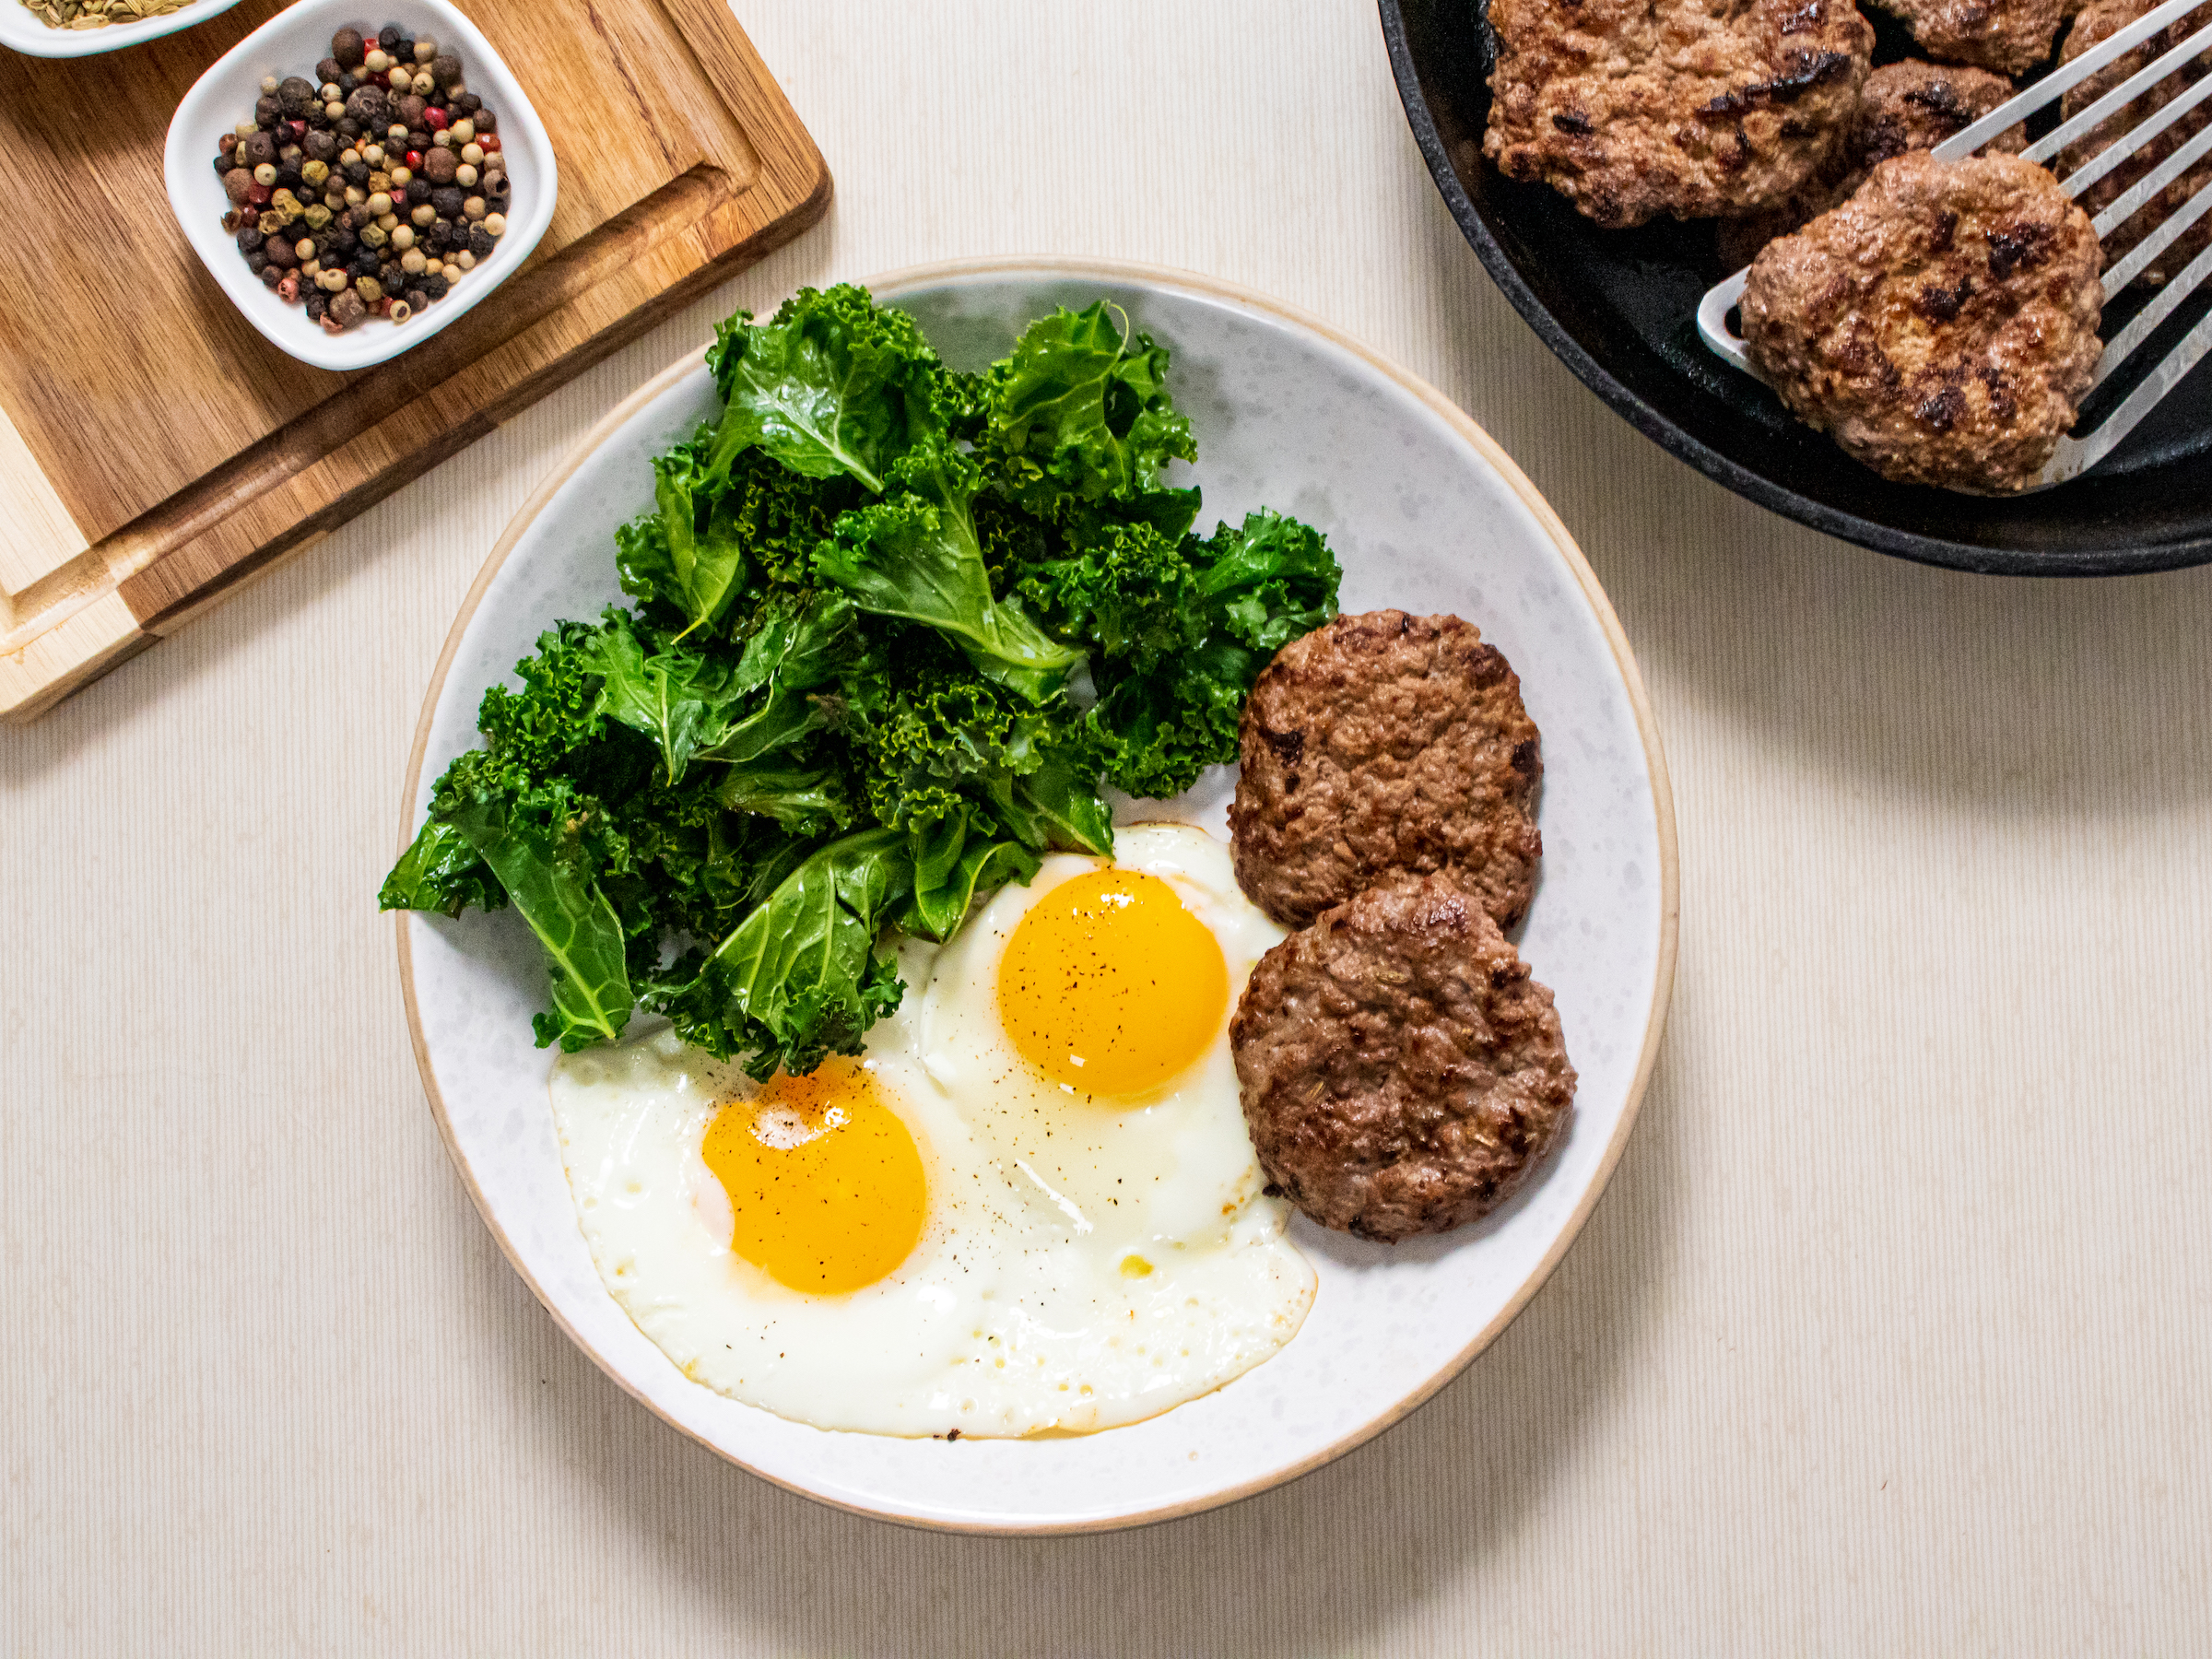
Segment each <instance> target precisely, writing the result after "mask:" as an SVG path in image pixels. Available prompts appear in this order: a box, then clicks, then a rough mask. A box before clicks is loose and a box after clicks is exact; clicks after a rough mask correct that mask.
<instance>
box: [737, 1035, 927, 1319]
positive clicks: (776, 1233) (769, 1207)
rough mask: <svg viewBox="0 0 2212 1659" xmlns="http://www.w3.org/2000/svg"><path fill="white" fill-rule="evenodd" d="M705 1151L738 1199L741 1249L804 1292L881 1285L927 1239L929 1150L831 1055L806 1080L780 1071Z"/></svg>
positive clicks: (867, 1078) (849, 1065) (860, 1071)
mask: <svg viewBox="0 0 2212 1659" xmlns="http://www.w3.org/2000/svg"><path fill="white" fill-rule="evenodd" d="M700 1155H701V1156H702V1157H703V1158H704V1159H706V1163H707V1168H708V1169H710V1170H712V1171H713V1172H714V1177H715V1179H716V1180H718V1181H720V1182H722V1186H723V1190H724V1192H726V1193H727V1194H729V1195H730V1210H731V1213H732V1214H733V1215H734V1216H735V1218H736V1225H735V1229H734V1230H733V1231H732V1233H731V1237H730V1248H731V1249H732V1250H733V1251H735V1253H737V1254H738V1255H739V1256H741V1257H743V1258H744V1259H745V1260H746V1261H747V1262H750V1263H751V1264H752V1265H754V1266H756V1267H758V1268H759V1269H760V1270H761V1271H762V1272H764V1273H766V1274H767V1275H769V1277H771V1278H773V1279H774V1280H775V1281H776V1282H777V1283H778V1284H780V1285H785V1286H788V1287H789V1288H792V1289H794V1290H801V1291H805V1292H806V1293H808V1294H810V1295H815V1296H838V1295H841V1294H843V1293H844V1292H846V1291H848V1290H857V1289H859V1288H861V1287H862V1286H864V1285H872V1284H874V1283H875V1282H876V1281H877V1279H879V1278H881V1277H884V1275H886V1274H887V1273H888V1272H890V1271H891V1269H892V1268H894V1267H896V1266H898V1265H899V1264H900V1263H901V1262H903V1261H905V1260H906V1258H907V1256H908V1255H909V1254H910V1253H912V1250H913V1248H914V1242H915V1241H916V1240H918V1239H920V1238H921V1236H922V1223H923V1219H924V1216H925V1214H926V1213H927V1206H926V1203H925V1199H926V1196H927V1192H926V1185H925V1183H924V1180H923V1173H922V1154H921V1152H920V1150H919V1149H917V1148H916V1147H915V1146H914V1137H913V1135H912V1132H911V1131H910V1130H908V1128H907V1126H906V1125H905V1124H903V1123H901V1122H900V1118H899V1114H898V1113H897V1112H893V1111H892V1110H891V1109H890V1107H889V1106H888V1105H887V1104H886V1103H885V1101H884V1099H883V1095H882V1091H881V1088H880V1087H879V1085H878V1084H877V1081H876V1078H875V1076H874V1074H873V1073H871V1072H869V1071H868V1070H867V1069H866V1068H865V1066H863V1065H859V1064H857V1063H856V1062H854V1061H851V1060H842V1059H836V1058H832V1059H830V1060H826V1061H824V1062H823V1063H822V1065H820V1066H819V1067H818V1068H817V1069H816V1070H815V1071H814V1072H812V1073H810V1074H809V1075H808V1076H806V1077H788V1076H785V1075H784V1074H782V1073H781V1072H779V1073H778V1074H777V1075H776V1076H775V1077H772V1078H771V1079H770V1080H769V1082H768V1083H767V1085H766V1086H765V1087H763V1088H761V1090H760V1092H759V1094H757V1095H755V1096H754V1097H753V1098H752V1099H751V1100H731V1101H728V1102H727V1103H725V1104H724V1106H723V1107H722V1108H721V1110H719V1111H718V1112H715V1114H714V1116H713V1119H712V1122H710V1123H709V1124H708V1125H707V1135H706V1140H705V1143H704V1144H703V1145H702V1146H701V1147H700Z"/></svg>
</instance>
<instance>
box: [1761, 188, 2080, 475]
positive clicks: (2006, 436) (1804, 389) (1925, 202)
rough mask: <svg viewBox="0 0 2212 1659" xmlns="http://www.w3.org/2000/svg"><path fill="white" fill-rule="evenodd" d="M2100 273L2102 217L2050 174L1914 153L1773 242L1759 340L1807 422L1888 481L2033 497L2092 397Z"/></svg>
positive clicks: (1768, 367)
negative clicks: (2031, 490)
mask: <svg viewBox="0 0 2212 1659" xmlns="http://www.w3.org/2000/svg"><path fill="white" fill-rule="evenodd" d="M2097 271H2098V249H2097V235H2096V232H2095V231H2094V230H2092V229H2090V227H2089V219H2088V215H2087V214H2085V213H2084V212H2082V210H2081V209H2080V208H2079V207H2077V206H2075V205H2074V204H2073V203H2072V202H2070V201H2068V200H2067V199H2066V196H2065V192H2063V191H2062V190H2060V189H2059V187H2058V184H2057V182H2056V181H2055V180H2053V178H2052V177H2051V175H2050V174H2049V173H2047V172H2045V171H2043V170H2042V169H2041V168H2040V167H2037V166H2036V165H2034V163H2032V162H2029V161H2023V160H2021V159H2019V158H2018V157H2016V156H1971V157H1969V158H1967V159H1965V160H1963V161H1937V160H1936V159H1935V158H1934V157H1933V156H1930V155H1929V154H1927V152H1925V151H1924V150H1920V151H1914V152H1912V154H1910V155H1904V156H1900V157H1898V158H1897V159H1895V160H1891V161H1885V162H1883V163H1882V164H1881V165H1880V166H1879V167H1877V168H1876V169H1875V170H1874V174H1873V177H1871V178H1870V179H1868V180H1867V182H1866V184H1865V187H1864V188H1863V189H1861V190H1860V191H1859V193H1858V194H1856V195H1854V196H1853V197H1852V198H1851V200H1850V201H1848V202H1846V203H1844V204H1843V206H1841V207H1838V208H1836V209H1835V210H1834V211H1833V212H1831V213H1824V214H1822V215H1821V216H1820V217H1819V218H1817V219H1815V220H1814V221H1813V222H1812V223H1811V224H1809V225H1807V226H1806V228H1805V229H1803V230H1801V231H1799V232H1798V233H1797V234H1796V235H1794V236H1785V237H1783V238H1782V239H1781V240H1779V241H1773V242H1770V243H1769V244H1768V245H1767V248H1766V250H1765V251H1764V252H1763V253H1760V254H1759V257H1758V259H1756V260H1755V261H1753V262H1752V265H1751V274H1750V277H1749V278H1748V286H1747V288H1745V290H1744V303H1743V319H1744V339H1745V341H1746V343H1747V346H1748V347H1749V350H1750V354H1751V359H1752V361H1753V362H1755V363H1757V364H1758V365H1759V372H1760V373H1761V374H1762V375H1764V376H1765V377H1766V379H1767V381H1768V382H1769V383H1770V384H1771V385H1772V386H1773V387H1774V389H1775V390H1776V391H1777V392H1779V393H1780V394H1782V399H1783V402H1784V403H1786V404H1788V405H1789V406H1790V408H1791V411H1792V412H1793V413H1794V414H1795V415H1796V416H1797V417H1798V418H1799V419H1801V420H1804V421H1806V423H1807V424H1809V425H1811V426H1814V427H1817V428H1818V429H1821V430H1823V431H1826V432H1829V433H1830V434H1831V435H1832V436H1833V437H1834V438H1835V440H1836V441H1837V442H1838V443H1839V444H1840V445H1841V446H1842V448H1843V450H1844V451H1845V453H1848V454H1850V455H1852V456H1853V458H1855V459H1856V460H1859V461H1861V462H1864V463H1865V465H1868V466H1871V467H1872V468H1874V470H1875V471H1877V472H1878V473H1880V474H1882V475H1883V477H1889V478H1896V479H1899V480H1900V481H1903V482H1907V483H1918V484H1937V485H1943V486H1946V487H1947V488H1964V489H1984V490H2000V489H2019V488H2025V487H2026V486H2028V485H2029V484H2031V483H2033V482H2034V481H2035V478H2036V476H2037V474H2038V473H2040V472H2041V470H2042V467H2043V464H2044V463H2045V462H2047V461H2049V460H2050V458H2051V453H2052V452H2053V450H2054V449H2055V448H2056V447H2057V446H2058V441H2059V439H2060V438H2061V437H2062V436H2064V435H2065V432H2066V431H2067V430H2068V429H2070V428H2071V427H2072V426H2073V424H2074V418H2075V416H2076V414H2077V411H2078V409H2079V406H2080V402H2081V399H2082V397H2083V396H2084V395H2086V394H2087V393H2088V389H2089V378H2090V375H2091V374H2092V373H2093V372H2094V371H2095V369H2096V367H2097V359H2098V356H2099V354H2100V351H2101V350H2102V347H2101V346H2100V344H2099V342H2098V339H2097V323H2098V318H2099V315H2100V312H2101V309H2102V304H2103V289H2102V288H2100V285H2099V283H2098V280H2097Z"/></svg>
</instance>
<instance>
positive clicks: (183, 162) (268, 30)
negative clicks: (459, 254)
mask: <svg viewBox="0 0 2212 1659" xmlns="http://www.w3.org/2000/svg"><path fill="white" fill-rule="evenodd" d="M5 4H7V5H11V6H13V5H17V4H18V0H5ZM27 15H28V14H27ZM349 23H350V24H352V25H354V26H355V27H356V28H358V29H361V30H362V32H363V33H365V34H366V33H373V32H374V31H375V30H376V29H381V28H382V27H383V26H384V25H385V24H387V23H396V24H398V25H399V26H400V27H401V28H403V29H412V30H413V31H414V32H415V33H416V34H417V35H418V36H422V35H428V36H429V37H430V39H432V40H434V41H437V42H438V43H439V45H440V46H441V47H442V48H444V49H445V50H447V51H449V52H454V53H459V54H460V57H461V72H462V76H463V80H464V83H465V85H466V87H467V88H468V89H469V90H470V91H471V92H474V93H475V94H476V95H477V97H479V98H481V99H482V100H484V102H485V105H486V107H487V108H488V109H489V110H490V111H491V112H492V113H493V114H494V115H496V116H498V117H499V124H500V125H499V133H500V154H501V155H503V156H505V157H506V158H507V177H508V179H509V180H510V181H511V182H512V185H513V192H512V200H511V201H510V203H509V205H508V208H507V233H506V234H505V235H504V236H502V237H500V240H499V243H498V245H497V246H496V247H494V248H493V250H492V252H491V254H490V256H489V257H488V258H487V259H485V260H483V261H481V262H480V263H479V264H478V265H477V268H476V269H475V270H473V271H471V272H469V273H468V275H467V276H466V277H464V278H463V279H462V280H461V281H460V282H458V283H456V284H455V285H454V286H453V290H452V291H451V292H450V293H448V294H447V295H446V297H445V298H444V299H442V300H438V301H437V302H436V303H434V304H432V305H431V306H429V308H428V309H427V310H425V311H424V312H422V313H421V314H420V315H418V316H413V317H409V318H408V319H407V320H406V322H405V323H388V322H386V321H384V320H383V319H382V318H370V319H368V320H367V321H365V322H361V323H358V324H355V325H354V326H353V327H351V328H349V329H347V331H346V332H345V333H343V334H335V335H334V334H324V332H323V328H322V325H321V324H316V323H311V322H309V321H308V318H307V312H306V309H305V308H304V307H302V306H300V305H296V304H288V303H286V302H285V301H284V300H279V299H278V298H277V296H276V294H275V293H274V292H272V291H271V290H270V289H268V288H264V287H262V285H261V278H260V277H256V276H254V275H253V272H252V271H251V270H250V269H248V268H247V265H246V262H245V260H244V258H243V257H242V256H241V254H240V253H239V251H238V244H237V242H236V241H233V240H232V239H231V238H230V236H229V234H227V233H226V232H225V231H224V229H223V226H222V218H223V214H224V212H225V211H226V210H227V209H228V208H229V206H230V203H229V198H227V197H226V196H225V195H224V194H223V180H222V175H221V174H219V173H218V172H217V171H215V146H216V141H217V140H218V139H219V138H220V137H221V136H222V135H224V134H225V133H227V132H229V130H230V129H231V128H232V127H233V126H235V125H237V124H238V123H239V122H241V121H242V120H245V119H247V118H248V117H250V116H251V115H252V114H253V103H254V100H256V99H258V98H259V97H260V96H261V83H262V78H263V77H264V76H270V75H274V76H277V79H279V80H282V79H283V78H284V77H285V76H288V75H306V76H312V75H313V74H314V66H315V65H317V64H319V63H321V62H322V61H323V60H324V58H326V57H328V56H329V55H330V37H331V36H332V35H334V34H335V33H336V32H337V31H338V30H339V29H343V28H345V27H346V26H347V24H349ZM88 32H98V31H88ZM162 165H163V169H164V171H165V172H166V175H167V179H168V183H169V205H170V207H171V210H173V211H174V212H175V214H176V216H177V223H178V224H179V225H180V226H182V229H183V231H184V236H185V239H186V240H187V241H190V242H191V243H192V251H193V252H194V253H197V254H198V255H199V256H200V263H201V264H202V265H206V267H207V273H208V275H209V276H211V277H214V278H215V280H216V283H217V286H218V287H219V288H221V289H222V290H223V292H224V293H226V294H228V295H229V297H230V300H231V303H232V304H234V305H236V306H237V307H238V309H239V310H240V311H241V312H244V313H245V316H246V321H247V322H249V323H251V324H253V326H254V327H256V328H258V329H260V330H261V332H262V334H263V335H265V336H266V337H267V339H268V341H269V344H271V345H272V346H274V347H277V349H278V350H279V351H282V352H286V353H288V355H290V356H292V357H295V358H298V359H300V361H301V362H303V363H312V364H313V365H314V366H315V367H316V368H318V369H330V370H335V371H347V370H351V369H366V368H368V367H369V366H370V365H371V364H372V363H381V362H383V361H385V360H386V359H390V358H395V357H397V356H398V355H399V354H400V353H401V352H403V351H406V350H408V349H409V348H410V347H416V346H419V345H421V344H422V343H423V341H425V340H427V339H429V337H430V336H431V335H434V334H436V333H438V331H439V330H441V329H442V328H445V327H447V326H449V325H450V324H453V322H455V321H456V320H457V319H459V318H460V317H462V316H463V315H465V313H466V312H468V311H470V310H471V309H472V308H473V307H475V306H476V305H477V302H478V301H480V300H483V299H484V298H485V297H486V296H487V295H488V294H489V293H490V292H491V290H492V289H494V288H498V287H499V286H500V283H502V282H504V281H506V280H507V278H508V277H512V275H513V274H514V272H515V270H516V269H517V268H518V267H519V266H520V265H522V263H523V261H524V260H525V259H527V258H529V257H530V251H531V250H532V249H533V248H535V247H536V246H537V242H538V239H539V238H540V237H542V236H543V235H545V233H546V227H547V225H550V224H551V223H552V222H553V202H554V198H555V196H556V195H557V194H559V189H560V179H559V168H558V167H557V165H556V164H555V162H554V159H553V141H552V140H551V139H549V138H547V136H546V128H545V124H544V123H543V122H541V121H540V120H538V118H537V112H536V111H535V110H534V109H532V108H531V107H530V100H528V99H527V98H525V97H524V96H523V88H522V84H521V83H520V82H518V81H517V80H516V79H515V78H514V75H513V72H512V70H510V69H509V68H508V67H507V65H506V64H505V63H504V62H502V61H501V60H500V54H499V53H496V52H494V51H493V50H492V49H491V42H490V41H488V40H486V39H485V38H484V34H483V31H482V30H481V29H477V26H476V25H475V24H474V23H471V22H470V21H469V20H468V19H467V18H465V17H463V16H462V15H461V13H460V12H459V11H458V10H456V9H455V8H454V7H453V6H448V5H447V4H446V3H445V0H373V3H370V0H299V3H298V4H296V5H293V6H287V7H286V8H285V9H284V10H282V11H280V12H278V13H277V15H276V16H275V17H274V18H270V19H269V20H268V21H267V22H266V23H264V24H263V25H262V26H261V27H260V28H259V29H255V30H254V31H253V33H252V34H250V35H248V36H247V37H246V38H245V39H244V40H242V41H240V42H239V43H238V44H237V45H235V46H233V47H232V48H231V49H230V50H229V52H227V53H224V54H223V55H222V56H221V57H220V58H218V59H217V60H216V63H215V65H214V66H213V67H211V68H210V69H209V70H208V71H207V73H206V74H205V75H203V76H200V78H199V79H198V80H196V81H194V83H193V87H192V90H191V91H189V92H187V93H185V94H184V101H183V102H182V103H181V104H179V105H178V106H177V112H176V114H175V115H174V116H172V117H171V120H170V124H169V142H168V145H167V147H166V148H165V150H164V153H163V159H162Z"/></svg>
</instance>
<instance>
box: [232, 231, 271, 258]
mask: <svg viewBox="0 0 2212 1659" xmlns="http://www.w3.org/2000/svg"><path fill="white" fill-rule="evenodd" d="M267 240H268V239H267V238H266V237H265V236H263V235H262V233H261V228H260V227H259V226H258V225H241V226H240V227H239V228H238V251H239V252H240V253H253V251H254V250H255V249H256V248H258V247H260V246H261V244H262V243H263V242H265V241H267Z"/></svg>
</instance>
